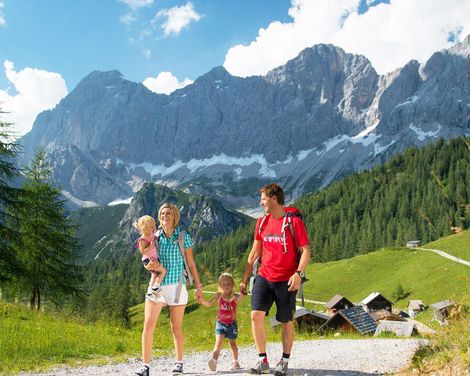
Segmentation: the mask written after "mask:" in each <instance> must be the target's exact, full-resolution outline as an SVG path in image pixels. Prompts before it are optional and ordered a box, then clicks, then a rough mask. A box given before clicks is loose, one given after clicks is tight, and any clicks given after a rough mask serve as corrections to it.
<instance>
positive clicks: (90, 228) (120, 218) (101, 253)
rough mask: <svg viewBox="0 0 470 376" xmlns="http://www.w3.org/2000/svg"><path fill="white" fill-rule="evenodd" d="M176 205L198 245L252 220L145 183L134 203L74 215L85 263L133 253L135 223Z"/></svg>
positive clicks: (207, 201)
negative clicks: (160, 209)
mask: <svg viewBox="0 0 470 376" xmlns="http://www.w3.org/2000/svg"><path fill="white" fill-rule="evenodd" d="M163 203H173V204H175V205H177V206H178V207H179V208H180V212H181V221H180V225H181V226H182V228H183V229H184V230H186V231H189V233H190V234H191V236H192V238H193V240H194V242H195V244H199V243H201V242H203V241H205V240H210V239H213V238H214V237H217V236H222V235H225V234H228V233H230V232H232V231H234V230H235V229H237V228H238V227H241V226H244V225H245V224H247V223H248V222H249V221H250V220H252V218H250V217H248V216H246V215H243V214H241V213H238V212H236V211H234V210H229V209H226V208H225V207H224V206H223V205H222V204H221V203H220V202H219V201H217V200H214V199H212V198H211V197H209V196H205V195H199V194H188V193H184V192H181V191H178V190H173V189H171V188H167V187H165V186H161V185H158V184H155V183H145V184H144V185H143V187H142V188H141V189H140V190H139V191H138V192H137V193H136V195H135V197H134V199H133V200H132V202H131V203H130V204H129V205H127V204H121V205H112V206H100V207H91V208H83V209H80V210H77V211H75V212H73V213H72V214H71V215H72V218H73V220H74V222H75V223H76V224H77V225H78V238H79V239H80V242H81V244H80V248H81V255H82V259H83V261H93V260H96V259H98V258H104V259H108V258H110V255H113V256H112V258H113V259H120V258H122V257H125V256H128V255H129V254H132V252H133V251H136V249H135V241H136V239H137V238H138V237H139V235H138V233H137V231H136V230H135V229H134V228H133V226H132V224H133V222H134V221H135V220H136V219H137V218H139V217H140V216H142V215H144V214H148V215H151V216H153V217H154V218H155V219H157V218H158V208H159V207H160V206H161V205H162V204H163Z"/></svg>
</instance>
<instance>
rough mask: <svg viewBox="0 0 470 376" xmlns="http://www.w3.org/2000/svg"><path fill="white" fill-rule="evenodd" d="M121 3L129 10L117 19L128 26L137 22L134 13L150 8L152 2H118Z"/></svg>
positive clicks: (129, 0) (133, 0)
mask: <svg viewBox="0 0 470 376" xmlns="http://www.w3.org/2000/svg"><path fill="white" fill-rule="evenodd" d="M119 1H120V2H121V3H124V4H126V5H127V6H128V7H129V8H130V9H131V10H130V11H129V12H128V13H126V14H125V15H123V16H121V17H120V18H119V21H120V22H122V23H123V24H126V25H130V24H131V23H133V22H135V21H136V20H137V17H136V13H137V12H138V11H139V9H141V8H144V7H148V6H151V5H152V4H153V0H119Z"/></svg>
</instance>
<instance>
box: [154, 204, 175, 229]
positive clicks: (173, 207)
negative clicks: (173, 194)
mask: <svg viewBox="0 0 470 376" xmlns="http://www.w3.org/2000/svg"><path fill="white" fill-rule="evenodd" d="M166 208H168V209H170V211H171V213H172V214H173V218H174V225H173V226H175V227H177V226H178V225H179V223H180V219H181V214H180V210H179V209H178V207H177V206H176V205H173V204H168V203H165V204H163V205H162V206H160V209H158V221H159V222H160V224H161V223H162V211H163V209H166Z"/></svg>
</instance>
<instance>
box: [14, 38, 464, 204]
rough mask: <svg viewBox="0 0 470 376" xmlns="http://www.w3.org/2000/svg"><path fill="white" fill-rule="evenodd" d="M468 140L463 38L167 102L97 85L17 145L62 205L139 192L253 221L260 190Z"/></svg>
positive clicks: (308, 62) (137, 87) (107, 75)
mask: <svg viewBox="0 0 470 376" xmlns="http://www.w3.org/2000/svg"><path fill="white" fill-rule="evenodd" d="M469 134H470V36H468V37H467V38H466V39H465V40H464V41H463V42H461V43H458V44H456V45H455V46H454V47H452V48H450V49H447V50H443V51H439V52H436V53H434V54H433V55H432V56H431V57H430V59H429V60H428V61H427V62H425V63H423V64H420V63H418V62H417V61H410V62H409V63H408V64H406V65H405V66H404V67H402V68H400V69H398V70H396V71H394V72H391V73H388V74H386V75H378V74H377V73H376V71H375V70H374V68H373V67H372V65H371V63H370V62H369V61H368V60H367V59H366V58H365V57H364V56H358V55H353V54H349V53H346V52H345V51H343V50H342V49H340V48H337V47H335V46H333V45H325V44H320V45H315V46H313V47H312V48H307V49H305V50H304V51H302V52H301V53H300V54H299V55H298V56H297V57H296V58H295V59H293V60H291V61H289V62H287V63H286V64H285V65H283V66H280V67H278V68H275V69H273V70H272V71H270V72H269V73H268V74H267V75H266V76H255V77H248V78H239V77H235V76H232V75H230V74H229V73H228V72H227V71H226V70H225V69H224V68H223V67H217V68H214V69H212V70H211V71H210V72H208V73H206V74H204V75H203V76H201V77H199V78H198V79H196V80H195V82H194V83H193V84H191V85H189V86H187V87H184V88H182V89H179V90H177V91H175V92H173V93H172V94H170V95H163V94H155V93H153V92H151V91H149V90H148V89H147V88H146V87H145V86H144V85H142V84H140V83H135V82H131V81H128V80H126V79H125V78H124V77H122V75H121V74H120V73H119V72H118V71H110V72H93V73H91V74H89V75H88V76H87V77H85V78H84V79H83V80H82V81H81V82H80V83H79V84H78V85H77V87H76V88H75V89H74V90H73V91H72V92H70V94H69V95H68V96H67V97H65V98H64V99H63V100H62V101H61V102H60V103H59V104H58V105H57V106H56V108H54V109H53V110H50V111H45V112H43V113H41V114H40V115H39V116H38V117H37V119H36V121H35V123H34V126H33V129H32V130H31V131H30V132H29V133H28V134H27V135H25V136H24V137H23V138H21V139H20V143H21V144H22V146H23V152H24V153H23V155H22V160H21V161H20V163H22V164H26V163H28V161H29V160H30V159H31V158H32V156H33V155H34V153H35V152H36V151H37V150H38V149H39V148H44V149H45V151H46V156H47V159H48V161H49V162H50V164H51V167H52V169H53V179H54V182H55V184H56V185H57V186H59V187H61V189H62V190H63V191H64V195H65V196H66V197H67V198H68V200H69V202H70V204H71V206H74V207H79V206H93V205H105V204H108V203H110V202H113V201H116V200H123V199H129V198H130V197H133V196H134V195H135V194H136V192H137V191H139V190H140V189H141V188H142V187H143V185H144V183H145V182H150V181H151V182H156V183H159V184H162V185H165V186H168V187H171V188H176V189H179V190H183V191H184V192H186V193H200V194H208V195H210V196H212V197H215V198H217V199H218V200H220V201H221V202H222V203H223V204H224V205H225V206H228V207H231V208H236V209H245V210H249V209H253V208H255V207H256V206H257V203H258V195H257V189H258V188H259V186H260V185H262V184H263V183H265V182H269V181H276V182H278V183H280V184H281V185H283V186H284V187H285V190H286V192H287V194H288V199H293V198H296V197H298V196H299V195H301V194H302V193H305V192H311V191H314V190H316V189H319V188H323V187H325V186H327V185H329V184H330V183H331V182H333V181H334V180H337V179H339V178H341V177H344V176H347V175H349V174H351V173H352V172H354V171H358V170H362V169H366V168H370V167H372V166H374V165H376V164H378V163H383V162H384V161H385V160H387V159H388V158H389V157H390V156H392V155H394V154H396V153H398V152H401V151H402V150H404V149H405V148H407V147H410V146H418V147H420V146H423V145H425V144H427V143H429V142H431V141H435V140H436V139H437V138H445V139H452V138H455V137H458V136H460V135H469Z"/></svg>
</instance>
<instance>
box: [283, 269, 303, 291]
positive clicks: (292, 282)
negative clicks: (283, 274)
mask: <svg viewBox="0 0 470 376" xmlns="http://www.w3.org/2000/svg"><path fill="white" fill-rule="evenodd" d="M301 282H302V278H301V277H300V275H298V274H297V273H294V274H292V275H291V277H290V278H289V281H288V282H287V286H289V288H288V289H287V291H297V290H298V289H299V287H300V284H301Z"/></svg>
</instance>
